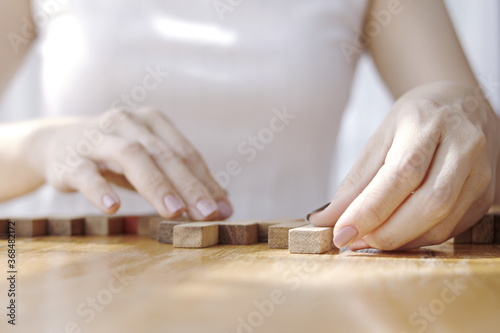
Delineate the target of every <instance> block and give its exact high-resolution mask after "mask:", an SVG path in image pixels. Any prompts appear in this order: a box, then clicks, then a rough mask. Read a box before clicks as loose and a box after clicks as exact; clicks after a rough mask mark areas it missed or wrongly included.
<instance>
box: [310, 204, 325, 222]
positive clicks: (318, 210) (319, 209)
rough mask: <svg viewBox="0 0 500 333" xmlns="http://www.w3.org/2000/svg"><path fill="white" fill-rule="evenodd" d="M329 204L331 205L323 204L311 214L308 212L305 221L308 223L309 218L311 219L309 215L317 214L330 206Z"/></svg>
mask: <svg viewBox="0 0 500 333" xmlns="http://www.w3.org/2000/svg"><path fill="white" fill-rule="evenodd" d="M330 204H331V202H328V203H326V204H324V205H323V206H321V207H319V208H318V209H315V210H313V211H312V212H310V213H309V214H307V216H306V220H307V221H309V217H311V215H313V214H316V213H319V212H321V211H323V210H325V208H326V207H328V206H330ZM309 222H311V221H309Z"/></svg>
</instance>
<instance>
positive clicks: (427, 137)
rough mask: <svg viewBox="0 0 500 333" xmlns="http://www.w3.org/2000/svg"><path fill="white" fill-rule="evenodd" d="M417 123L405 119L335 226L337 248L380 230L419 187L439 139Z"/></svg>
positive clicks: (417, 120)
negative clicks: (376, 168) (377, 167)
mask: <svg viewBox="0 0 500 333" xmlns="http://www.w3.org/2000/svg"><path fill="white" fill-rule="evenodd" d="M419 121H420V120H419V119H418V117H407V119H406V121H405V122H404V123H402V124H401V125H400V126H399V128H398V130H397V132H396V135H395V137H394V141H393V143H392V145H391V148H390V149H389V151H388V153H387V157H386V160H385V164H384V165H383V166H382V167H381V168H380V170H379V171H378V172H377V174H376V175H375V177H374V178H373V179H372V181H371V182H370V183H369V184H368V186H366V188H365V189H364V190H363V192H362V193H361V194H360V195H359V196H358V197H357V198H356V199H355V200H354V201H353V202H352V204H351V205H350V206H349V207H348V208H347V209H346V211H345V212H344V214H342V216H341V217H340V218H339V220H338V222H337V224H336V225H335V229H334V243H335V245H336V246H338V247H343V246H346V245H348V244H350V243H352V242H354V241H356V240H358V239H360V238H362V237H363V236H365V235H366V234H368V233H369V232H371V231H373V230H374V229H376V228H378V227H379V226H381V225H382V224H383V223H384V222H385V221H386V220H387V219H388V218H389V217H390V216H391V214H392V213H393V212H394V211H395V210H396V209H397V208H398V207H399V206H400V205H401V203H402V202H403V201H404V200H405V199H406V198H407V197H408V196H409V195H410V193H412V192H413V191H414V190H415V189H417V187H418V186H419V185H420V184H421V182H422V180H423V179H424V177H425V175H426V173H427V170H428V168H429V165H430V163H431V161H432V158H433V156H434V153H435V149H436V147H437V145H438V140H439V136H438V135H436V134H434V135H431V134H432V132H430V131H432V130H430V131H426V130H425V129H420V128H419V127H420V126H418V122H419Z"/></svg>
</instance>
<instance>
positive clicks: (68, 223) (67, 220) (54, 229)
mask: <svg viewBox="0 0 500 333" xmlns="http://www.w3.org/2000/svg"><path fill="white" fill-rule="evenodd" d="M47 228H48V234H49V235H53V236H76V235H83V234H84V233H85V219H84V218H83V217H80V218H74V217H51V218H49V219H48V220H47Z"/></svg>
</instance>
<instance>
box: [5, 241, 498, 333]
mask: <svg viewBox="0 0 500 333" xmlns="http://www.w3.org/2000/svg"><path fill="white" fill-rule="evenodd" d="M7 244H8V242H7V240H1V241H0V267H6V265H7V251H6V249H7ZM17 249H18V251H19V253H18V255H19V259H20V260H19V261H18V263H17V265H18V267H17V271H18V282H19V293H18V294H17V295H16V297H17V300H16V301H17V304H18V305H19V310H20V311H21V312H20V313H19V317H18V323H17V325H16V327H15V328H12V325H8V324H7V321H6V319H4V320H2V321H0V331H1V332H6V333H8V332H54V333H56V332H57V333H63V332H67V333H68V332H79V330H81V332H92V333H109V332H120V333H137V332H145V333H146V332H148V333H149V332H183V333H184V332H188V333H221V332H228V333H238V332H239V333H250V332H253V333H277V332H287V333H299V332H301V333H302V332H313V333H331V332H349V333H366V332H384V333H385V332H397V333H401V332H408V333H410V332H412V333H413V332H418V331H419V330H421V331H422V332H424V333H431V332H432V333H434V332H453V333H469V332H498V322H499V320H498V309H500V281H499V278H498V277H499V276H500V246H499V245H489V244H486V245H474V244H453V243H451V242H448V243H445V244H441V245H435V246H430V247H426V248H422V249H419V250H413V251H409V252H390V253H388V252H380V251H371V252H367V251H364V252H363V251H360V252H350V251H346V252H343V253H342V254H338V251H336V250H333V251H329V252H328V253H326V254H323V255H296V254H294V255H292V254H290V253H288V251H282V250H273V249H269V248H268V247H267V244H254V245H249V246H233V245H224V246H213V247H208V248H204V249H189V250H187V249H179V248H174V247H173V246H171V245H165V244H159V243H158V242H157V241H155V240H151V239H149V238H148V237H139V236H134V235H118V236H109V237H100V236H74V237H68V238H65V237H59V236H58V237H53V236H48V237H38V238H32V239H26V238H23V239H18V240H17ZM4 273H5V269H4V268H3V272H2V274H4ZM8 288H9V285H8V281H7V280H6V279H5V276H4V277H3V278H2V279H0V295H1V296H0V299H1V300H2V302H1V303H2V306H7V303H6V302H7V300H8V299H7V297H6V295H7V290H8ZM106 296H107V297H106ZM89 300H95V301H94V302H95V303H94V304H93V305H95V306H96V307H97V308H98V309H99V310H100V311H97V310H94V308H93V307H92V305H91V303H89ZM101 301H102V302H101ZM79 309H80V311H82V310H85V311H86V312H85V313H87V314H88V313H90V314H92V315H94V317H92V319H93V320H89V318H90V315H86V316H83V315H79V312H78V310H79ZM132 309H133V316H132V315H130V313H131V312H130V311H131V310H132ZM4 312H5V311H4ZM267 314H269V315H267ZM425 316H430V317H429V318H431V319H432V320H426V319H425V318H426V317H425ZM4 317H5V314H4ZM417 320H418V321H417ZM249 323H252V324H249ZM247 325H250V326H249V329H247ZM71 326H76V329H66V328H67V327H71ZM424 328H425V329H424Z"/></svg>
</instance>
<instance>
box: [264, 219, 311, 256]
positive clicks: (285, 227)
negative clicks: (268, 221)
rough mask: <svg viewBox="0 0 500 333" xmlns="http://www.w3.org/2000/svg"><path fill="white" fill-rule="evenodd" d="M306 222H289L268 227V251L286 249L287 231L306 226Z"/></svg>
mask: <svg viewBox="0 0 500 333" xmlns="http://www.w3.org/2000/svg"><path fill="white" fill-rule="evenodd" d="M307 224H308V222H306V221H304V220H302V221H290V222H285V223H280V224H275V225H272V226H270V227H269V248H270V249H288V231H289V230H290V229H293V228H298V227H302V226H304V225H307Z"/></svg>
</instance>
